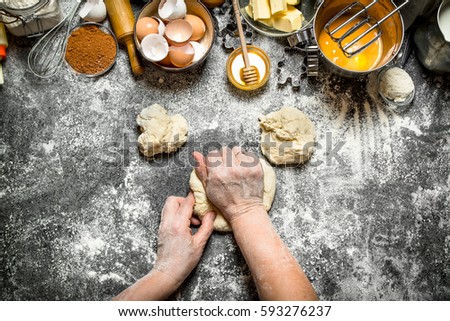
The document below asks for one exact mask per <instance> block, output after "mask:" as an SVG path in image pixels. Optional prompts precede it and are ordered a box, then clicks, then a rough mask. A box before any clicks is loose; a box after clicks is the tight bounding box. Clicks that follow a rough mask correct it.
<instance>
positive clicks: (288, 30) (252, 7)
mask: <svg viewBox="0 0 450 321" xmlns="http://www.w3.org/2000/svg"><path fill="white" fill-rule="evenodd" d="M315 2H316V1H315V0H239V2H238V3H239V10H240V12H241V14H242V16H243V17H244V19H245V21H246V22H247V23H248V24H249V25H250V26H251V27H252V28H253V29H255V30H256V31H258V32H260V33H262V34H263V35H266V36H269V37H287V36H290V35H292V34H294V33H296V32H298V31H300V30H302V29H303V28H306V26H307V25H308V24H309V23H310V22H311V20H312V19H313V17H314V14H315V8H314V5H315Z"/></svg>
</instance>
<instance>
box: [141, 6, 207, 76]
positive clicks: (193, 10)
mask: <svg viewBox="0 0 450 321" xmlns="http://www.w3.org/2000/svg"><path fill="white" fill-rule="evenodd" d="M160 2H161V1H160V0H153V1H151V2H149V3H147V4H146V5H145V6H144V7H143V8H142V10H141V12H139V15H138V17H137V19H136V23H137V21H138V20H139V19H140V18H143V17H153V16H155V17H158V18H160V17H159V16H158V6H159V3H160ZM185 2H186V7H187V13H188V14H193V15H196V16H198V17H200V18H202V19H203V21H204V22H205V25H206V32H205V35H204V36H203V38H202V39H201V40H200V41H198V42H199V43H200V44H201V45H203V47H204V48H205V53H204V54H203V56H202V57H201V58H200V59H199V60H198V61H196V62H193V63H191V64H190V65H188V66H186V67H181V68H178V67H174V66H171V67H167V66H164V65H163V64H161V62H151V63H152V64H154V65H155V66H157V67H158V68H160V69H162V70H165V71H167V72H182V71H186V70H189V69H193V68H195V67H197V66H198V65H200V64H201V63H203V61H204V60H205V59H206V57H207V56H208V54H209V52H210V51H211V47H212V45H213V43H214V38H215V36H216V34H215V28H214V20H213V17H212V16H211V14H210V13H209V11H208V9H206V7H205V6H204V5H203V4H202V3H201V2H200V0H185ZM136 23H135V24H134V42H135V43H136V48H137V49H138V51H139V52H140V53H141V55H142V48H141V45H140V41H139V39H138V38H137V35H136ZM142 56H143V55H142ZM144 59H145V57H144Z"/></svg>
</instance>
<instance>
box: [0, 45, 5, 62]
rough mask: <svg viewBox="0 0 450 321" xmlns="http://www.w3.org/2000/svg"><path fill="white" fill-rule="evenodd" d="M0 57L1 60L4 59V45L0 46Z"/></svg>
mask: <svg viewBox="0 0 450 321" xmlns="http://www.w3.org/2000/svg"><path fill="white" fill-rule="evenodd" d="M0 58H1V60H5V59H6V46H0Z"/></svg>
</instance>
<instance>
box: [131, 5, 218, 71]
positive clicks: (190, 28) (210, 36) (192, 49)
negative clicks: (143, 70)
mask: <svg viewBox="0 0 450 321" xmlns="http://www.w3.org/2000/svg"><path fill="white" fill-rule="evenodd" d="M214 37H215V31H214V22H213V18H212V16H211V14H210V13H209V11H208V9H206V7H205V6H204V5H203V4H202V3H201V2H200V1H199V0H153V1H151V2H149V3H148V4H146V5H145V6H144V7H143V8H142V10H141V12H140V13H139V15H138V18H137V19H136V23H135V26H134V41H135V43H136V47H137V49H138V50H139V52H140V53H141V55H142V56H143V57H144V59H146V60H148V61H150V62H152V63H153V64H154V65H155V66H157V67H158V68H160V69H163V70H165V71H168V72H181V71H185V70H188V69H191V68H194V67H196V66H198V65H199V64H201V63H202V62H203V61H204V60H205V59H206V57H207V56H208V54H209V52H210V50H211V47H212V44H213V42H214Z"/></svg>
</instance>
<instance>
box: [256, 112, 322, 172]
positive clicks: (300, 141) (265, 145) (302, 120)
mask: <svg viewBox="0 0 450 321" xmlns="http://www.w3.org/2000/svg"><path fill="white" fill-rule="evenodd" d="M259 125H260V126H261V128H262V133H261V150H262V153H263V154H264V156H266V157H267V158H268V159H269V161H270V162H271V163H272V164H277V165H279V164H301V163H304V162H306V161H307V160H308V159H309V158H310V157H311V154H312V153H313V151H314V139H315V137H316V131H315V130H314V125H313V123H312V122H311V121H310V120H309V118H308V117H306V115H305V114H303V113H302V112H301V111H300V110H298V109H296V108H292V107H283V108H281V109H280V110H278V111H276V112H273V113H270V114H267V115H266V116H260V118H259Z"/></svg>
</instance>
